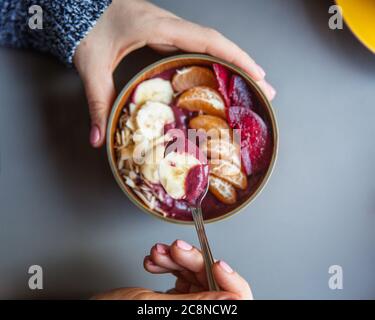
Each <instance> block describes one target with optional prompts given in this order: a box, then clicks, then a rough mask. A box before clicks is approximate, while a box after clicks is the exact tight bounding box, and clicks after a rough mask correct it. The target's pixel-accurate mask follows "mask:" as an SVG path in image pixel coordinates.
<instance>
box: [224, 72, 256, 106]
mask: <svg viewBox="0 0 375 320" xmlns="http://www.w3.org/2000/svg"><path fill="white" fill-rule="evenodd" d="M228 95H229V98H230V101H231V105H232V106H238V107H244V108H249V109H253V105H254V104H253V99H252V94H251V92H250V89H249V86H248V85H247V83H246V81H245V80H244V79H243V78H242V77H241V76H239V75H237V74H234V75H233V76H232V78H231V79H230V83H229V89H228Z"/></svg>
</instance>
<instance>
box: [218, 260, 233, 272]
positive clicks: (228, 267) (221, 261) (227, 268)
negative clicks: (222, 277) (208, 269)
mask: <svg viewBox="0 0 375 320" xmlns="http://www.w3.org/2000/svg"><path fill="white" fill-rule="evenodd" d="M219 265H220V267H222V268H223V269H224V270H225V271H226V272H228V273H232V272H233V269H232V268H231V267H230V266H229V264H227V263H226V262H224V261H223V260H220V261H219Z"/></svg>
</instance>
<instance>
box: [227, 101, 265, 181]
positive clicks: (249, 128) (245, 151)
mask: <svg viewBox="0 0 375 320" xmlns="http://www.w3.org/2000/svg"><path fill="white" fill-rule="evenodd" d="M228 121H229V125H230V126H231V127H232V128H233V129H240V130H241V158H242V164H243V167H244V170H245V172H246V174H247V175H249V174H251V173H258V172H260V171H262V170H264V169H265V168H266V167H267V166H268V164H269V160H270V147H271V137H270V132H269V130H268V128H267V125H266V124H265V122H264V121H263V119H262V118H261V117H260V116H259V115H257V114H256V113H255V112H253V111H251V110H250V109H247V108H243V107H230V108H229V112H228Z"/></svg>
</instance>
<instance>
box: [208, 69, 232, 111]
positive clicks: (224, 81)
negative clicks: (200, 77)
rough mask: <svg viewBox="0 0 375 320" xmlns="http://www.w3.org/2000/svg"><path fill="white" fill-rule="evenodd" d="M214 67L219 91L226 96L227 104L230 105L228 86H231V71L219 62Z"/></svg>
mask: <svg viewBox="0 0 375 320" xmlns="http://www.w3.org/2000/svg"><path fill="white" fill-rule="evenodd" d="M212 68H213V69H214V73H215V76H216V80H217V82H218V84H219V92H220V93H221V95H222V96H223V98H224V101H225V105H226V106H227V107H229V106H230V99H229V96H228V86H229V79H230V72H229V70H228V69H227V68H225V67H224V66H223V65H221V64H218V63H214V64H213V65H212Z"/></svg>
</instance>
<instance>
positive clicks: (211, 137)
mask: <svg viewBox="0 0 375 320" xmlns="http://www.w3.org/2000/svg"><path fill="white" fill-rule="evenodd" d="M171 146H173V148H172V149H171ZM171 150H172V151H171ZM277 151H278V127H277V123H276V119H275V114H274V111H273V108H272V106H271V104H270V102H269V101H268V100H267V98H266V97H265V95H264V94H263V93H262V91H261V90H260V88H259V87H258V86H257V85H256V83H255V82H254V81H253V80H252V79H251V78H250V77H249V76H248V75H247V74H246V73H245V72H244V71H242V70H241V69H239V68H238V67H236V66H234V65H232V64H230V63H227V62H225V61H223V60H220V59H218V58H214V57H211V56H207V55H201V54H184V55H178V56H173V57H168V58H165V59H163V60H160V61H158V62H156V63H154V64H152V65H150V66H148V67H147V68H145V69H144V70H142V71H141V72H139V73H138V74H137V75H136V76H134V77H133V79H132V80H131V81H130V82H129V83H128V84H127V85H126V86H125V87H124V89H123V90H122V92H121V93H120V94H119V96H118V98H117V100H116V101H115V103H114V106H113V109H112V112H111V115H110V118H109V123H108V132H107V152H108V158H109V163H110V166H111V169H112V172H113V174H114V176H115V179H116V181H117V182H118V184H119V186H120V188H121V189H122V190H123V191H124V193H125V194H126V195H127V196H128V197H129V198H130V199H131V200H132V202H134V203H135V204H136V205H137V206H138V207H140V208H141V209H142V210H143V211H145V212H147V213H150V214H152V215H153V216H156V217H158V218H161V219H163V220H166V221H169V222H175V223H183V224H192V223H193V221H192V216H191V211H190V205H189V199H193V198H194V197H195V196H196V195H197V194H202V193H204V190H205V188H206V187H207V188H208V192H207V194H206V195H205V197H204V199H203V201H202V211H203V216H204V220H205V222H213V221H218V220H221V219H223V218H226V217H229V216H231V215H233V214H234V213H236V212H239V211H240V210H241V209H243V208H245V207H246V206H247V205H249V204H250V203H251V202H252V201H253V200H254V199H255V197H256V196H257V195H258V194H259V193H260V192H261V191H262V190H263V188H264V186H265V185H266V183H267V181H268V179H269V177H270V175H271V173H272V170H273V167H274V165H275V161H276V157H277Z"/></svg>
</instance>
